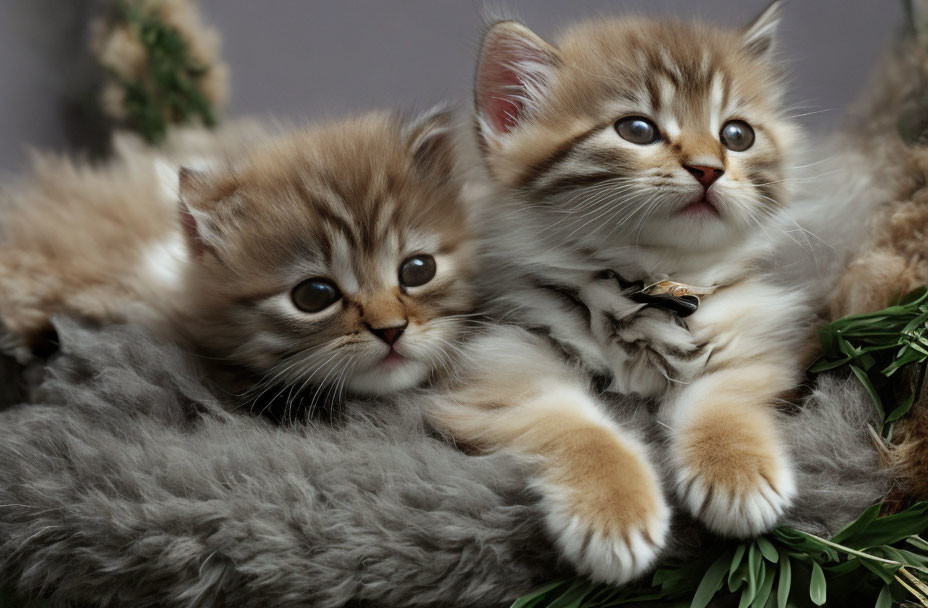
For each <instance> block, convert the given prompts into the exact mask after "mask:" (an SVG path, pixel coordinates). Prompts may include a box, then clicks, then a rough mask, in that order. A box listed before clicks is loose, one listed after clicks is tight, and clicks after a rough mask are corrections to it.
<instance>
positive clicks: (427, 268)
mask: <svg viewBox="0 0 928 608" xmlns="http://www.w3.org/2000/svg"><path fill="white" fill-rule="evenodd" d="M434 276H435V258H433V257H432V256H430V255H414V256H413V257H411V258H408V259H406V260H405V261H403V263H402V264H400V284H401V285H403V286H404V287H418V286H419V285H425V284H426V283H428V282H429V281H431V280H432V278H433V277H434Z"/></svg>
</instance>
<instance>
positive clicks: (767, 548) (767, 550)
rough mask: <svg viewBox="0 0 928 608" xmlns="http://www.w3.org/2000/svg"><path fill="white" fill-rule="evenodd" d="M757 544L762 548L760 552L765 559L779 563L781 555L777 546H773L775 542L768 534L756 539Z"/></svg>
mask: <svg viewBox="0 0 928 608" xmlns="http://www.w3.org/2000/svg"><path fill="white" fill-rule="evenodd" d="M756 541H757V546H758V547H759V548H760V552H761V553H762V554H763V556H764V559H766V560H767V561H768V562H771V563H774V564H775V563H777V560H778V559H779V557H780V554H779V553H777V549H776V547H774V546H773V543H772V542H770V540H769V539H768V538H767V537H766V536H759V537H757V539H756Z"/></svg>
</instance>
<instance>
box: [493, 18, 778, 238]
mask: <svg viewBox="0 0 928 608" xmlns="http://www.w3.org/2000/svg"><path fill="white" fill-rule="evenodd" d="M776 21H777V11H776V6H773V7H771V9H768V11H767V12H765V14H764V15H761V17H760V18H759V19H758V20H757V21H756V22H755V23H754V24H752V25H751V26H749V27H748V28H747V29H746V30H745V31H743V32H732V31H724V30H717V29H714V28H710V27H707V26H701V25H696V24H684V23H678V22H666V21H660V22H657V21H647V20H638V19H634V20H612V21H609V20H605V21H597V22H593V23H588V24H582V25H579V26H576V27H574V28H573V29H571V30H569V31H568V32H567V33H566V34H565V35H564V36H563V37H562V39H561V40H560V42H559V44H558V46H557V47H554V46H552V45H549V44H548V43H546V42H545V41H543V40H541V39H540V38H539V37H537V36H536V35H535V34H533V33H532V32H531V31H529V30H528V29H527V28H525V27H524V26H522V25H520V24H517V23H514V22H504V23H500V24H497V25H496V26H494V27H493V28H492V29H491V30H490V31H489V33H488V34H487V36H486V38H485V40H484V44H483V50H482V53H481V59H480V64H479V66H478V74H477V88H476V104H477V119H478V129H479V131H480V137H481V140H482V143H483V151H484V154H485V158H486V161H487V165H488V167H489V169H490V171H491V173H492V174H493V176H494V177H495V178H496V179H497V180H498V182H499V183H500V184H502V185H503V186H505V187H508V188H510V189H512V191H513V192H514V193H517V194H518V196H517V197H515V198H517V199H521V200H523V201H531V207H532V209H533V211H532V212H531V214H529V213H527V209H528V207H529V205H528V204H526V205H524V208H525V209H524V210H525V211H526V213H525V214H524V215H525V218H524V219H525V220H526V221H529V222H531V221H534V222H536V223H537V230H538V231H539V233H540V234H542V235H544V236H546V237H547V238H549V239H551V240H553V241H554V242H555V243H557V244H561V245H565V246H571V247H578V246H582V247H589V248H593V249H596V250H599V251H603V250H608V248H609V247H610V246H612V245H624V244H636V245H645V246H648V245H651V246H660V247H671V248H680V249H698V250H712V249H715V248H718V247H724V246H727V245H729V244H731V243H732V242H734V241H736V240H738V239H740V238H742V237H744V236H745V235H746V234H749V233H751V232H753V231H756V230H757V229H758V227H759V226H760V225H762V224H763V223H764V222H765V221H766V220H767V219H768V218H769V217H770V216H771V215H772V214H773V213H774V212H775V211H776V210H777V209H778V208H779V207H780V206H782V205H783V204H784V194H785V191H784V187H783V178H784V166H785V158H786V156H787V154H788V151H789V148H790V147H791V146H792V145H793V141H794V134H793V127H792V126H791V125H790V124H789V123H788V122H787V120H786V119H785V118H784V117H783V116H782V114H781V112H780V108H779V104H780V99H781V96H782V91H781V87H780V83H779V74H778V72H777V70H776V68H775V67H774V66H772V65H771V63H770V61H769V54H770V50H771V47H772V38H771V36H772V33H773V30H774V29H775V25H776Z"/></svg>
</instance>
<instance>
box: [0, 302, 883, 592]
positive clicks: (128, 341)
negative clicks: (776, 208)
mask: <svg viewBox="0 0 928 608" xmlns="http://www.w3.org/2000/svg"><path fill="white" fill-rule="evenodd" d="M57 329H58V333H59V336H60V340H61V353H60V354H59V355H57V356H56V357H55V358H54V359H53V360H52V362H51V364H50V366H49V367H48V369H47V370H45V379H44V381H43V382H42V383H41V385H40V387H39V388H38V390H37V391H36V392H35V394H34V395H33V398H32V399H31V401H32V403H31V404H29V405H20V406H17V407H13V408H12V409H8V410H7V411H4V412H0V581H4V580H5V581H8V582H10V583H11V584H13V585H14V586H15V587H16V588H17V589H18V590H19V591H20V592H22V593H23V594H26V595H32V596H36V595H42V596H45V597H49V598H52V599H54V600H60V601H61V602H62V603H63V602H65V601H67V602H75V601H76V602H81V603H90V604H92V605H131V606H310V605H311V606H332V607H334V606H349V605H350V606H365V605H376V606H429V605H441V606H493V605H504V604H505V603H507V602H509V601H511V600H512V599H513V598H515V597H517V596H518V595H520V594H522V593H524V592H526V591H528V590H530V589H531V588H532V586H533V585H536V584H538V583H539V582H543V581H545V580H548V579H552V578H555V577H557V576H560V575H562V574H563V573H562V572H558V571H557V570H556V568H557V565H556V559H555V556H554V555H553V553H552V550H551V549H550V547H549V545H548V544H547V542H546V541H545V540H544V535H543V533H542V530H541V526H540V518H539V517H538V513H537V512H536V509H535V506H534V502H535V497H534V496H533V495H532V493H531V492H530V491H528V490H527V489H526V483H525V481H524V478H523V473H524V471H523V470H522V465H520V463H519V462H518V461H517V460H515V459H513V458H510V457H507V456H505V455H494V456H479V457H478V456H468V455H465V454H463V453H461V452H459V451H458V450H456V449H454V448H453V447H451V446H449V445H447V444H445V443H443V442H442V441H441V440H440V439H437V438H434V437H432V436H431V435H430V434H429V433H428V431H427V429H426V428H425V425H424V423H423V420H422V418H421V416H420V415H419V414H418V412H416V411H415V410H413V409H411V408H410V407H404V404H402V403H395V404H381V405H378V406H377V407H376V408H373V407H371V405H370V404H356V406H355V409H354V410H350V411H349V412H348V413H347V415H346V417H345V419H344V420H343V421H342V422H340V423H338V424H335V425H328V424H315V425H303V426H293V427H287V428H280V427H274V426H272V425H271V424H269V423H268V422H266V421H264V420H262V419H258V418H254V417H250V416H246V415H239V414H234V413H229V412H227V411H226V410H225V409H223V408H222V406H221V404H220V403H219V402H218V401H217V400H216V398H215V397H214V396H213V394H212V393H210V391H209V390H207V389H206V388H205V386H204V384H203V382H202V381H201V378H200V377H199V375H198V374H199V372H198V371H197V366H196V362H195V361H193V360H192V359H191V358H190V357H188V356H187V355H185V354H184V353H182V352H180V351H179V350H178V349H176V348H175V347H173V346H170V345H165V344H159V343H157V342H155V341H153V340H152V339H151V338H150V337H148V336H147V335H145V334H144V333H143V332H142V331H141V330H140V329H136V328H129V327H123V326H114V327H107V328H103V329H88V328H84V327H81V326H79V325H77V324H75V323H74V322H72V321H68V320H64V319H61V320H59V321H58V325H57ZM7 380H8V381H9V380H10V378H7ZM870 408H871V405H870V404H869V403H868V401H867V397H866V395H865V394H864V393H863V391H861V390H860V389H859V388H858V386H857V385H856V384H855V382H854V381H847V380H843V379H838V378H823V379H821V380H820V381H819V383H818V386H817V388H816V390H815V392H814V393H813V394H812V395H811V396H810V397H809V398H808V399H807V400H806V403H805V405H804V407H803V408H802V410H801V411H800V412H799V413H798V414H795V415H793V416H791V417H789V418H788V419H787V420H786V422H785V424H786V426H787V435H788V436H789V437H790V438H791V441H792V442H793V449H794V455H795V458H796V460H797V463H798V465H799V467H800V471H801V473H800V494H799V496H800V500H799V503H798V504H797V505H796V508H795V509H794V510H793V512H792V513H791V516H790V518H789V521H788V522H786V523H788V524H790V525H793V526H797V527H800V528H802V529H805V530H808V531H812V532H816V533H819V534H828V533H830V532H833V531H834V530H835V529H836V528H837V527H839V526H841V525H842V524H844V523H845V522H847V521H849V520H851V519H853V518H854V517H856V516H857V515H858V514H859V512H860V511H861V510H862V509H863V508H864V507H865V506H866V505H868V504H870V503H871V502H873V501H875V500H877V499H878V498H879V497H880V496H881V495H882V494H883V493H884V492H885V491H886V489H887V483H888V481H889V480H888V479H887V476H886V474H885V473H884V472H882V471H881V470H880V468H879V461H878V458H877V454H876V453H875V452H874V450H873V448H872V447H871V443H870V440H869V437H868V434H867V430H866V426H867V423H868V419H869V415H870V411H871V409H870ZM680 525H681V526H686V525H687V524H686V523H685V522H683V523H681V524H680Z"/></svg>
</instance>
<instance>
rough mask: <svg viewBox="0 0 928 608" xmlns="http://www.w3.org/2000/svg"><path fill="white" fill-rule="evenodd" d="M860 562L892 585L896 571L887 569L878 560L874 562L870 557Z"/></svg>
mask: <svg viewBox="0 0 928 608" xmlns="http://www.w3.org/2000/svg"><path fill="white" fill-rule="evenodd" d="M860 564H861V565H862V566H863V567H864V568H866V569H867V570H869V571H870V572H872V573H874V574H876V575H877V576H878V577H880V579H881V580H882V581H883V582H884V583H886V584H887V585H892V584H893V581H894V580H895V577H894V574H893V573H894V571H890V570H887V569H886V568H885V567H883V566H882V565H881V564H879V563H877V562H872V561H870V560H868V559H862V560H860Z"/></svg>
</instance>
